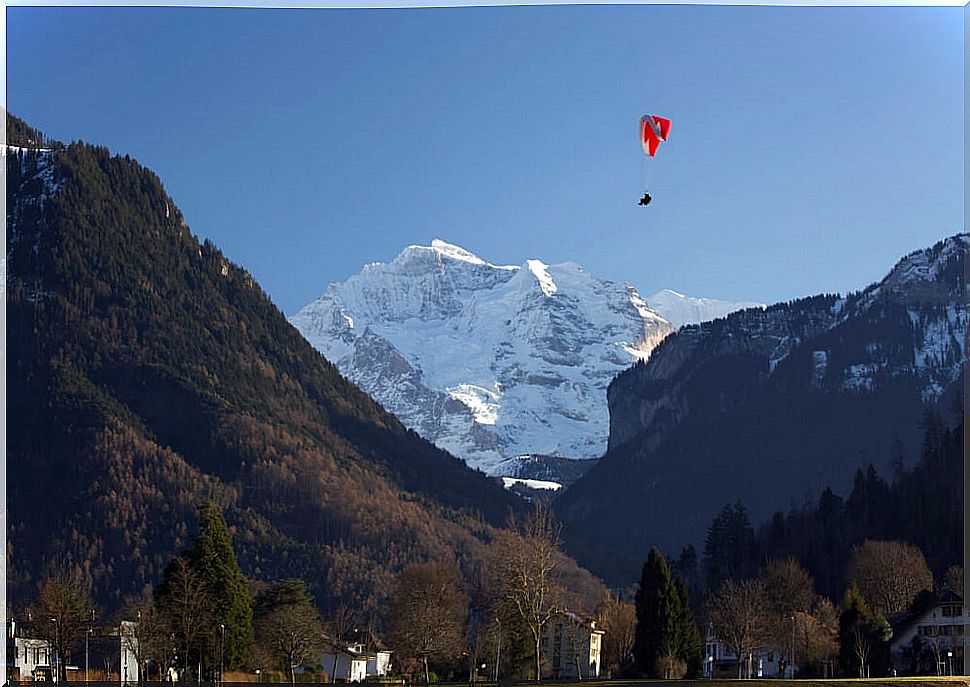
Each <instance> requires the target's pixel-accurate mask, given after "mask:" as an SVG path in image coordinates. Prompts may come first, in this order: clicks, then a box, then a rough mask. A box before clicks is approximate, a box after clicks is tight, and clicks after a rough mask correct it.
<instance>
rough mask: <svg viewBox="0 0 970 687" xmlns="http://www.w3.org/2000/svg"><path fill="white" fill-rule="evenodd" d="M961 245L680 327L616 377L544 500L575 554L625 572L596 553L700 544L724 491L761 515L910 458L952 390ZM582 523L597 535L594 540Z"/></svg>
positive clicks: (959, 324)
mask: <svg viewBox="0 0 970 687" xmlns="http://www.w3.org/2000/svg"><path fill="white" fill-rule="evenodd" d="M968 246H970V236H968V235H967V234H957V235H955V236H951V237H949V238H947V239H945V240H943V241H940V242H938V243H937V244H935V245H934V246H931V247H928V248H924V249H921V250H918V251H914V252H913V253H910V254H909V255H907V256H905V257H903V258H901V259H900V260H899V261H898V262H897V263H896V264H895V265H894V266H893V267H892V268H891V269H890V270H889V271H888V272H887V275H886V277H884V278H883V279H882V280H880V281H879V282H876V283H875V284H872V285H870V286H869V287H867V288H865V289H863V290H862V291H859V292H856V293H853V294H849V295H847V296H844V297H843V296H839V295H837V294H823V295H819V296H813V297H808V298H803V299H798V300H794V301H789V302H787V303H779V304H775V305H771V306H768V307H767V308H765V309H763V310H762V309H749V310H743V311H740V312H736V313H733V314H731V315H729V316H727V317H725V318H721V319H717V320H714V321H711V322H706V323H703V324H700V325H688V326H684V327H681V328H680V329H679V330H678V331H677V332H676V333H675V334H672V335H671V336H669V337H668V338H666V339H665V340H664V341H663V342H662V343H661V344H660V345H659V346H658V347H657V348H656V349H655V350H654V352H653V354H652V355H651V357H650V359H649V360H648V361H646V362H642V363H637V364H635V365H634V366H632V367H631V368H630V369H628V370H627V371H625V372H623V373H621V374H620V375H618V376H617V377H616V379H614V381H613V382H612V384H611V385H610V389H609V392H608V398H609V404H610V441H609V450H608V451H607V453H606V455H605V456H604V457H603V458H602V459H601V460H600V461H599V462H598V463H597V465H595V466H594V467H593V468H592V469H591V470H590V471H589V472H587V473H586V474H585V475H584V476H582V477H581V478H580V479H578V480H577V481H576V483H575V484H573V485H572V486H571V487H570V488H569V489H567V490H566V491H565V492H564V493H563V494H562V495H561V496H560V497H559V498H558V499H557V500H556V507H557V510H558V512H559V514H560V516H561V517H562V518H563V520H564V521H565V522H566V523H567V528H566V531H567V532H569V534H570V537H571V542H570V545H571V550H572V551H573V553H574V554H575V555H577V556H579V558H580V560H583V561H586V563H587V564H589V565H593V566H594V569H595V570H597V571H598V572H600V573H601V574H604V575H607V576H609V575H611V574H614V575H615V574H616V571H618V570H619V569H621V568H622V569H624V570H625V574H629V575H633V574H635V570H636V568H635V561H633V560H629V561H627V562H626V563H625V564H617V565H615V566H614V570H613V571H610V570H606V569H604V568H603V567H599V568H596V567H595V565H596V560H597V559H598V558H599V559H603V560H614V561H615V560H617V558H616V556H622V552H623V551H624V550H626V549H628V548H629V547H630V546H631V544H633V546H634V548H635V549H641V548H644V547H647V548H649V547H650V546H653V545H657V546H661V547H662V548H666V549H667V550H671V549H673V550H676V549H677V548H678V547H679V546H683V545H686V544H687V543H694V544H695V545H698V544H700V542H701V541H702V539H703V536H704V531H705V528H706V526H707V524H708V523H709V522H710V519H711V518H712V517H713V514H714V512H715V511H716V510H717V508H719V507H720V506H721V505H723V504H724V503H726V502H734V501H736V500H738V499H740V500H742V501H744V503H745V504H746V505H747V506H748V508H749V510H750V511H751V513H752V516H753V517H754V518H763V517H767V516H768V515H769V514H770V513H771V511H772V510H773V509H775V508H777V507H778V506H779V504H780V503H784V502H785V501H787V500H789V499H791V500H793V501H797V500H799V499H801V498H802V497H803V493H802V492H803V491H808V492H815V493H817V492H820V491H821V490H822V489H824V488H826V487H832V488H833V489H839V490H841V489H844V488H845V487H846V486H847V485H848V484H849V481H850V480H851V479H852V475H853V473H854V471H855V470H856V469H858V468H860V467H863V466H864V465H865V464H866V463H872V464H873V465H874V466H875V467H876V469H877V470H878V471H880V472H881V473H883V474H887V473H889V472H890V471H891V469H892V468H891V461H892V456H893V455H894V453H895V452H898V451H899V450H902V451H903V452H904V453H905V454H907V455H909V456H914V455H918V454H919V450H918V449H919V446H920V441H921V433H920V427H919V424H920V422H921V418H922V415H923V411H924V409H926V408H927V407H930V408H936V409H947V407H948V406H949V405H950V404H951V403H953V402H954V401H955V400H957V399H958V398H959V397H960V394H961V390H962V382H963V367H964V363H965V361H966V350H967V348H966V346H967V331H968V316H967V308H966V295H965V292H964V291H965V281H964V279H965V277H964V275H965V271H964V270H965V265H966V259H965V258H966V252H967V249H968ZM887 428H891V431H887ZM606 494H608V495H609V497H608V498H604V496H603V495H606ZM587 521H591V522H597V523H600V524H601V525H602V526H603V527H604V528H605V531H606V533H607V534H606V535H605V536H602V537H601V538H600V540H599V541H596V540H595V537H596V536H597V534H598V533H594V532H593V531H592V530H591V529H590V528H589V527H588V526H587V525H586V524H585V523H586V522H587ZM660 522H667V523H669V526H668V527H661V526H660V525H659V523H660ZM614 531H622V532H623V533H624V537H623V539H622V540H621V539H619V538H618V537H616V536H613V535H612V534H611V533H612V532H614Z"/></svg>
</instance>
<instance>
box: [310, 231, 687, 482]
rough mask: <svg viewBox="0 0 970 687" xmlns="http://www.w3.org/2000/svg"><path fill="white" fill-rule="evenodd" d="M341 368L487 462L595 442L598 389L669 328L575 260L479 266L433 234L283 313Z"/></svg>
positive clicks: (578, 449)
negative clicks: (434, 238)
mask: <svg viewBox="0 0 970 687" xmlns="http://www.w3.org/2000/svg"><path fill="white" fill-rule="evenodd" d="M291 322H292V323H293V324H294V325H295V326H296V327H297V328H298V329H299V330H300V331H301V332H302V333H303V335H304V336H305V337H306V338H307V340H308V341H310V343H312V344H313V345H314V346H315V347H316V348H317V349H318V350H319V351H320V352H321V353H323V354H324V355H325V356H326V357H327V358H328V359H330V360H331V361H333V362H334V363H335V364H336V365H337V367H338V368H339V369H340V370H341V372H343V374H344V375H346V376H347V377H348V378H349V379H351V380H353V381H354V382H355V383H357V384H358V385H359V386H360V387H361V388H363V389H364V390H366V391H367V392H368V393H370V394H371V395H372V396H373V397H374V398H376V399H377V400H378V401H379V402H380V403H381V404H382V405H384V407H385V408H387V409H388V410H390V411H391V412H393V413H394V414H395V415H397V416H398V417H399V418H400V419H401V420H402V421H403V422H404V423H405V425H407V426H408V427H409V428H411V429H414V430H415V431H417V432H418V433H419V434H421V435H422V436H424V437H426V438H428V439H430V440H431V441H433V442H434V443H435V444H437V445H438V446H439V447H441V448H445V449H447V450H448V451H450V452H452V453H454V454H455V455H457V456H460V457H462V458H464V459H465V460H466V461H467V462H468V463H469V464H470V465H473V466H475V467H478V468H481V469H484V470H486V471H487V472H490V473H492V474H515V473H516V472H517V470H518V469H519V467H518V466H519V463H521V461H518V460H516V457H517V456H521V455H524V454H534V455H544V456H556V457H565V458H574V459H589V458H595V457H598V456H599V455H601V454H602V453H603V451H604V450H605V448H606V439H607V428H608V416H607V407H606V387H607V385H608V384H609V382H610V381H611V380H612V379H613V377H614V376H615V375H616V374H617V373H618V372H621V371H622V370H624V369H626V368H627V367H628V366H629V365H630V364H631V363H632V362H634V361H636V360H639V359H642V358H644V357H646V356H647V355H648V354H649V353H650V351H652V350H653V348H654V347H655V346H656V345H657V344H658V343H659V342H660V341H661V340H662V339H663V338H664V337H665V336H667V335H668V334H669V333H671V332H672V331H673V327H672V326H671V325H670V323H669V322H667V321H666V320H665V319H663V318H662V317H661V316H659V315H657V314H656V313H655V312H654V311H652V310H651V309H650V308H649V307H647V304H646V303H645V302H644V300H643V299H642V298H641V297H640V295H639V294H638V293H637V292H636V290H635V289H634V288H633V287H631V286H629V285H625V284H617V283H613V282H609V281H604V280H601V279H597V278H596V277H594V276H592V275H590V274H588V273H586V272H585V271H584V270H583V269H582V268H581V267H580V266H579V265H577V264H575V263H564V264H561V265H546V264H544V263H543V262H541V261H539V260H528V261H526V262H525V263H524V264H523V265H521V266H508V265H504V266H503V265H493V264H490V263H488V262H486V261H484V260H482V259H481V258H479V257H477V256H475V255H473V254H471V253H469V252H468V251H466V250H464V249H462V248H459V247H457V246H453V245H451V244H448V243H445V242H443V241H434V242H433V243H432V245H431V246H410V247H408V248H406V249H405V250H404V251H403V252H402V253H401V254H400V255H398V256H397V257H396V258H395V259H394V260H393V261H392V262H390V263H388V264H381V263H375V264H371V265H368V266H366V267H365V268H364V270H363V271H362V272H361V273H360V274H358V275H356V276H354V277H351V278H350V279H348V280H347V281H346V282H343V283H340V284H332V285H331V286H330V287H328V288H327V290H326V292H325V293H324V295H323V296H322V297H321V298H320V299H318V300H317V301H314V302H313V303H311V304H309V305H307V306H306V307H305V308H303V309H302V310H301V311H300V312H299V313H297V314H296V315H294V316H293V317H292V318H291Z"/></svg>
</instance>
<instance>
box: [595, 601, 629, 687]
mask: <svg viewBox="0 0 970 687" xmlns="http://www.w3.org/2000/svg"><path fill="white" fill-rule="evenodd" d="M597 617H598V618H599V625H600V628H601V629H603V630H604V631H605V634H604V635H603V642H602V643H603V646H602V653H603V664H604V665H606V666H607V667H608V668H609V669H610V670H611V671H613V672H619V671H622V670H623V669H624V668H626V667H628V666H630V665H632V663H633V642H634V638H635V637H636V630H637V612H636V608H635V607H634V605H633V604H632V603H630V602H629V601H623V600H622V599H620V598H619V597H618V596H614V595H612V594H607V596H606V599H605V600H604V601H603V603H602V604H601V605H600V608H599V611H598V613H597Z"/></svg>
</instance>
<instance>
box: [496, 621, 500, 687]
mask: <svg viewBox="0 0 970 687" xmlns="http://www.w3.org/2000/svg"><path fill="white" fill-rule="evenodd" d="M495 623H496V625H498V641H497V642H496V645H495V682H496V683H497V682H498V663H499V660H500V659H501V658H502V621H501V620H499V619H498V618H496V619H495Z"/></svg>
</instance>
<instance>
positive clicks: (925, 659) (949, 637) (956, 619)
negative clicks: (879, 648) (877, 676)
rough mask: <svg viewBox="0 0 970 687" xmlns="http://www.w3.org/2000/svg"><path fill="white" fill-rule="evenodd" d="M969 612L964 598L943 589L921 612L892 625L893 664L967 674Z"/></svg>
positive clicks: (902, 669) (911, 670) (914, 670)
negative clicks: (965, 660) (936, 599)
mask: <svg viewBox="0 0 970 687" xmlns="http://www.w3.org/2000/svg"><path fill="white" fill-rule="evenodd" d="M967 624H970V614H968V612H967V609H966V608H965V607H964V605H963V598H962V597H961V596H960V595H958V594H955V593H953V592H950V591H947V592H944V593H943V594H942V595H941V596H940V598H939V600H938V601H937V602H936V603H935V604H934V605H933V606H931V607H930V608H927V609H926V610H925V611H923V612H922V613H920V614H918V615H916V616H912V617H910V618H906V619H905V620H903V621H901V622H899V623H897V624H896V625H894V626H893V637H892V639H891V640H890V641H889V651H890V653H891V654H892V660H893V667H894V668H895V669H896V671H897V672H898V673H899V674H901V675H903V674H916V675H961V674H964V673H965V671H964V666H963V656H964V650H963V649H964V626H965V625H967Z"/></svg>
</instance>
